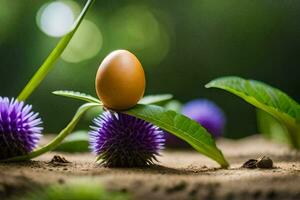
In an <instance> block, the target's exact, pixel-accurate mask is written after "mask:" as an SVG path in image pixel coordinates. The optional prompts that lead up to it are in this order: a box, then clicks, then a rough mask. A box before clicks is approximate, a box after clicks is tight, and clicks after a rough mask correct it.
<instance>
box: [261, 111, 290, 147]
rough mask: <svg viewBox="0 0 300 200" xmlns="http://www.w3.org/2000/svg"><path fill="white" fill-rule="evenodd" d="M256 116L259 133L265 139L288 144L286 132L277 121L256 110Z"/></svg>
mask: <svg viewBox="0 0 300 200" xmlns="http://www.w3.org/2000/svg"><path fill="white" fill-rule="evenodd" d="M256 115H257V126H258V131H259V133H262V134H263V135H264V136H265V137H266V138H269V139H272V140H275V141H278V142H281V143H288V144H289V143H290V141H289V137H288V130H287V129H286V127H285V126H284V125H283V124H281V123H280V122H279V121H278V120H277V119H275V118H274V117H272V115H270V114H268V113H267V112H265V111H263V110H260V109H257V111H256Z"/></svg>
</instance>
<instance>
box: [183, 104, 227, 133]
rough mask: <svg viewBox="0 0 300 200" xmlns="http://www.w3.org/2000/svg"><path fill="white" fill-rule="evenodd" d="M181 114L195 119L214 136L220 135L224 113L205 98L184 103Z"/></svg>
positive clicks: (222, 128)
mask: <svg viewBox="0 0 300 200" xmlns="http://www.w3.org/2000/svg"><path fill="white" fill-rule="evenodd" d="M182 114H184V115H186V116H187V117H189V118H191V119H193V120H195V121H197V122H198V123H199V124H201V125H202V126H203V127H204V128H206V130H207V131H208V132H209V133H211V134H212V135H213V136H214V137H220V136H221V135H222V133H223V130H224V126H225V121H226V119H225V115H224V113H223V111H222V110H221V108H219V107H218V106H217V105H216V104H215V103H213V102H212V101H209V100H206V99H196V100H193V101H190V102H188V103H186V104H185V105H184V106H183V108H182Z"/></svg>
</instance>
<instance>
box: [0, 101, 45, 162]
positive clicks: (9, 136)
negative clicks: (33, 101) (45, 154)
mask: <svg viewBox="0 0 300 200" xmlns="http://www.w3.org/2000/svg"><path fill="white" fill-rule="evenodd" d="M31 109H32V106H31V105H25V104H24V102H18V101H17V100H15V99H11V100H9V98H7V97H0V159H6V158H10V157H14V156H19V155H24V154H27V153H29V152H31V151H32V150H33V149H34V148H35V147H36V146H37V143H38V141H39V139H40V137H41V132H42V130H43V128H42V127H41V126H40V125H41V124H42V120H41V119H40V118H39V117H38V113H34V112H32V111H31Z"/></svg>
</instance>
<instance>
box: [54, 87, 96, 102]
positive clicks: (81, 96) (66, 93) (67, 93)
mask: <svg viewBox="0 0 300 200" xmlns="http://www.w3.org/2000/svg"><path fill="white" fill-rule="evenodd" d="M52 93H53V94H55V95H59V96H63V97H69V98H73V99H79V100H83V101H86V102H91V103H99V104H101V101H100V100H99V99H97V98H95V97H93V96H91V95H88V94H84V93H81V92H74V91H67V90H59V91H54V92H52Z"/></svg>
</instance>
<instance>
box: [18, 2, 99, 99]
mask: <svg viewBox="0 0 300 200" xmlns="http://www.w3.org/2000/svg"><path fill="white" fill-rule="evenodd" d="M93 2H94V0H87V2H86V4H85V6H84V8H83V9H82V11H81V13H80V15H79V17H78V18H77V20H76V21H75V23H74V27H73V29H72V31H70V32H69V33H68V34H67V35H65V36H64V37H63V38H61V39H60V41H59V42H58V44H57V45H56V47H55V48H54V49H53V50H52V52H51V53H50V55H49V56H48V57H47V59H46V60H45V61H44V63H43V64H42V65H41V66H40V68H39V69H38V71H37V72H36V73H35V74H34V75H33V77H32V78H31V80H30V81H29V82H28V83H27V85H26V86H25V88H24V89H23V90H22V92H21V93H20V94H19V96H18V100H19V101H24V100H26V99H27V98H28V97H29V96H30V95H31V93H32V92H33V91H34V90H35V89H36V88H37V87H38V86H39V84H40V83H41V82H42V81H43V80H44V79H45V77H46V76H47V74H48V73H49V72H50V71H51V69H52V68H53V67H54V63H55V62H56V61H57V60H58V59H59V57H60V55H61V54H62V53H63V51H64V50H65V48H66V47H67V45H68V44H69V42H70V40H71V39H72V37H73V35H74V33H75V32H76V30H77V29H78V27H79V25H80V23H81V21H82V20H83V18H84V16H85V15H86V13H87V11H88V9H89V8H90V6H91V5H92V3H93Z"/></svg>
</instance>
